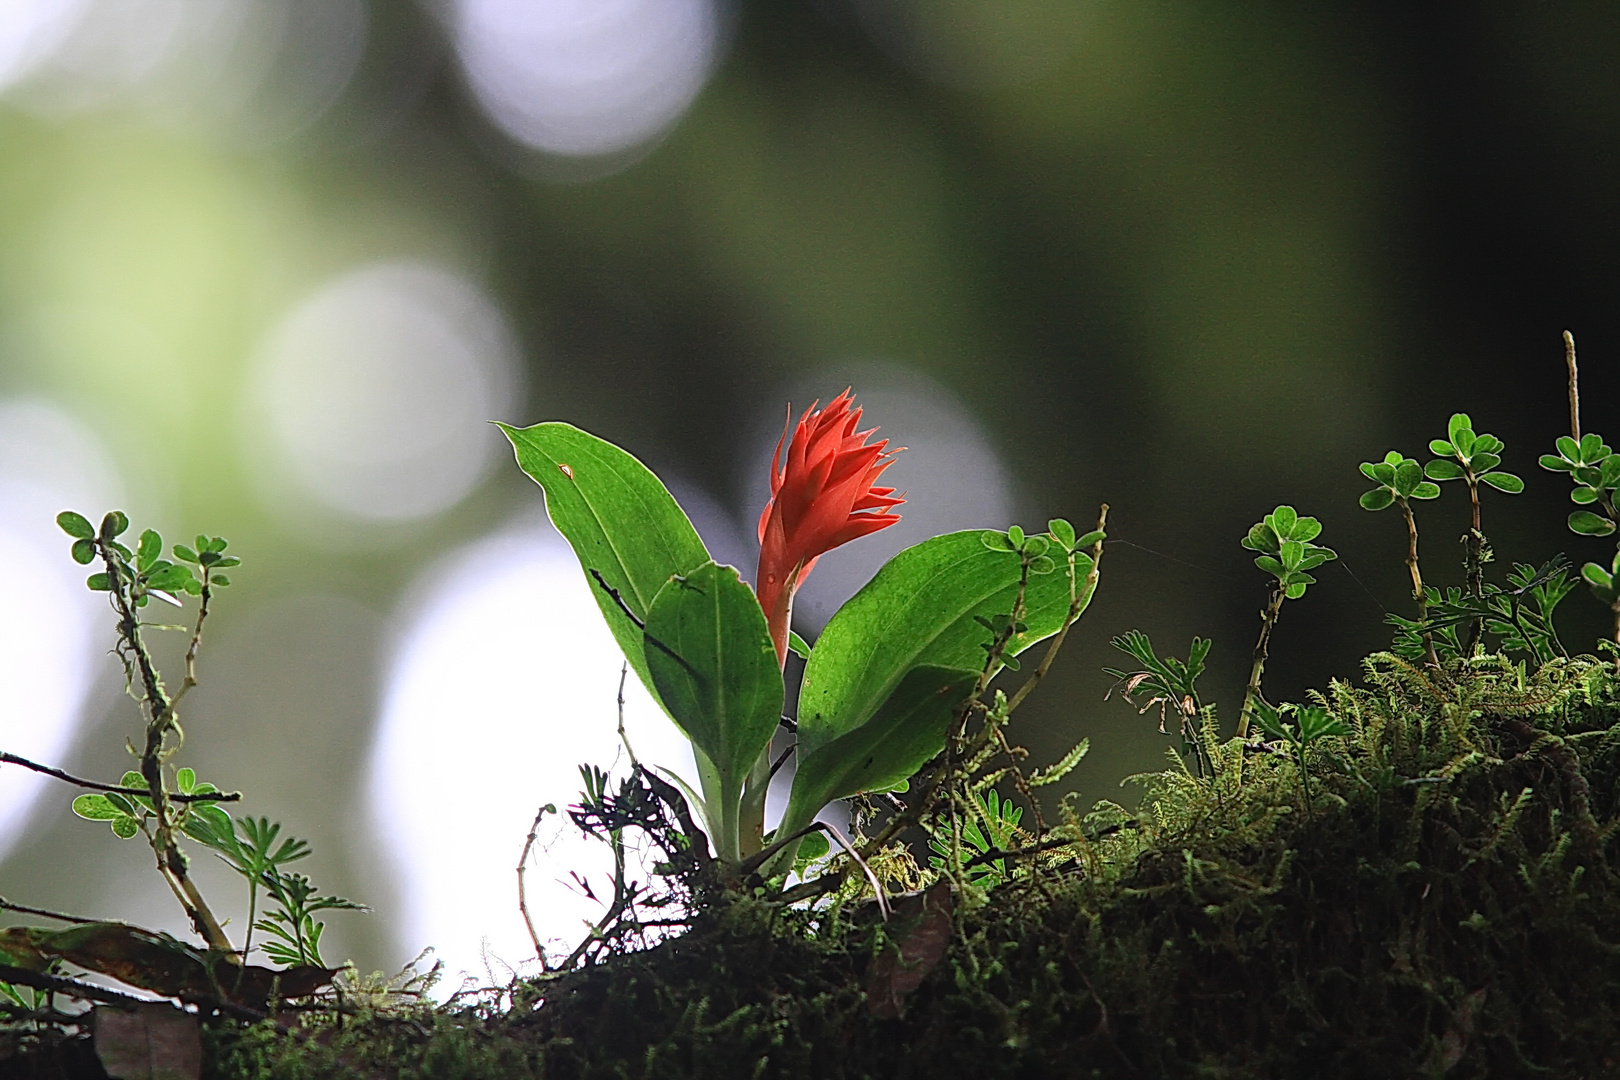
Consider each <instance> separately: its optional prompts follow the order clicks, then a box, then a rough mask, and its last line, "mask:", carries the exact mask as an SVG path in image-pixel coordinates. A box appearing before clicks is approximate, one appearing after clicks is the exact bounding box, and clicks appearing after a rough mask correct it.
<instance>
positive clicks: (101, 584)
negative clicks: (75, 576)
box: [84, 573, 112, 592]
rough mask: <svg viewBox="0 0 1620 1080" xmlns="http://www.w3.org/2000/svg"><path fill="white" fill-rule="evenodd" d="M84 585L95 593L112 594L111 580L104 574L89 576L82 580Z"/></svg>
mask: <svg viewBox="0 0 1620 1080" xmlns="http://www.w3.org/2000/svg"><path fill="white" fill-rule="evenodd" d="M84 583H85V585H86V587H88V588H90V589H92V590H93V591H95V592H112V579H111V578H109V577H108V576H107V575H106V574H105V573H101V574H91V575H90V576H89V577H87V578H85V579H84Z"/></svg>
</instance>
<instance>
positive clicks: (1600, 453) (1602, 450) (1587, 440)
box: [1558, 431, 1613, 465]
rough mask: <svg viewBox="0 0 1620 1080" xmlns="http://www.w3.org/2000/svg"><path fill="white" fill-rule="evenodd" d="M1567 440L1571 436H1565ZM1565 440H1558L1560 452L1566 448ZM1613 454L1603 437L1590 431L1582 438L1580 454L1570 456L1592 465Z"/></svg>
mask: <svg viewBox="0 0 1620 1080" xmlns="http://www.w3.org/2000/svg"><path fill="white" fill-rule="evenodd" d="M1567 438H1569V436H1567V435H1566V436H1564V439H1567ZM1564 439H1559V440H1558V449H1560V450H1562V449H1563V448H1564ZM1571 441H1574V440H1571ZM1612 453H1613V451H1612V450H1610V449H1609V448H1608V446H1606V445H1605V444H1604V442H1603V438H1602V436H1600V435H1598V434H1596V433H1595V432H1591V431H1588V432H1587V433H1586V434H1585V435H1582V436H1581V443H1580V450H1579V451H1578V453H1576V454H1570V455H1569V456H1570V457H1572V458H1573V457H1579V458H1580V460H1581V461H1584V462H1586V463H1587V464H1589V465H1590V464H1594V463H1596V462H1599V461H1602V460H1603V459H1605V458H1607V457H1608V456H1609V455H1610V454H1612Z"/></svg>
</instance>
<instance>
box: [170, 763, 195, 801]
mask: <svg viewBox="0 0 1620 1080" xmlns="http://www.w3.org/2000/svg"><path fill="white" fill-rule="evenodd" d="M174 786H175V787H177V788H179V789H180V791H181V792H182V793H183V794H186V795H190V794H191V793H192V791H193V790H195V789H196V787H197V770H195V769H189V768H186V769H181V770H179V771H178V772H176V773H175V774H174Z"/></svg>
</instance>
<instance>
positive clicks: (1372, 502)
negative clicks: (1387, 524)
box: [1360, 487, 1395, 510]
mask: <svg viewBox="0 0 1620 1080" xmlns="http://www.w3.org/2000/svg"><path fill="white" fill-rule="evenodd" d="M1360 501H1361V508H1362V509H1363V510H1383V509H1384V508H1386V507H1389V506H1393V505H1394V504H1395V493H1394V492H1392V491H1390V490H1389V488H1384V487H1378V488H1373V489H1372V490H1371V491H1367V492H1363V493H1362V496H1361V500H1360Z"/></svg>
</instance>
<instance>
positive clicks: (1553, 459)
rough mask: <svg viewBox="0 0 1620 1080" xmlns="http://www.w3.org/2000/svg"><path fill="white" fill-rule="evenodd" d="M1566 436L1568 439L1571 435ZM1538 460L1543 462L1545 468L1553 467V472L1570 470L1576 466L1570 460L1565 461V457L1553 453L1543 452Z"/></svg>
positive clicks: (1542, 465)
mask: <svg viewBox="0 0 1620 1080" xmlns="http://www.w3.org/2000/svg"><path fill="white" fill-rule="evenodd" d="M1564 438H1566V439H1567V438H1569V436H1568V435H1566V436H1564ZM1537 460H1538V461H1539V462H1540V463H1541V467H1542V468H1543V469H1551V470H1552V471H1553V472H1569V471H1570V470H1571V469H1573V468H1575V466H1574V465H1572V464H1570V463H1569V462H1568V461H1565V460H1564V459H1563V458H1561V457H1557V456H1555V455H1553V454H1542V455H1541V457H1540V458H1538V459H1537Z"/></svg>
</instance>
